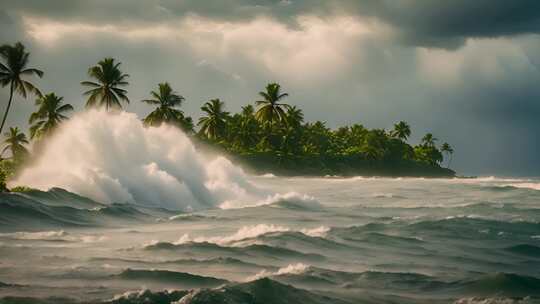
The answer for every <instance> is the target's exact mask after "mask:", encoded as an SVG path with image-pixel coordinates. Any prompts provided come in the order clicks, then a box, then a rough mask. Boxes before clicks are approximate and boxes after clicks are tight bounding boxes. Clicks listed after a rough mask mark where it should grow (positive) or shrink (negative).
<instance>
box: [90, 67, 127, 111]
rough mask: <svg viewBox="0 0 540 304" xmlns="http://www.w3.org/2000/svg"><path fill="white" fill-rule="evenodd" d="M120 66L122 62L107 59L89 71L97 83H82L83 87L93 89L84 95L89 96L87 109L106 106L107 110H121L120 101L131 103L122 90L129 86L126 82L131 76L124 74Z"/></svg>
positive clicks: (125, 92)
mask: <svg viewBox="0 0 540 304" xmlns="http://www.w3.org/2000/svg"><path fill="white" fill-rule="evenodd" d="M120 64H121V63H120V62H118V63H115V62H114V59H113V58H105V59H103V60H101V61H100V62H98V64H97V65H95V66H93V67H91V68H89V69H88V76H90V77H91V78H95V79H96V80H97V83H96V82H92V81H83V82H81V84H82V85H83V86H87V87H90V88H91V89H90V90H88V91H86V92H84V93H83V95H85V96H86V95H88V96H89V97H88V100H87V101H86V107H93V106H105V109H107V110H108V109H109V108H116V109H121V108H122V105H121V104H120V100H123V101H125V102H126V103H129V98H128V97H127V96H126V94H127V91H126V90H124V89H121V87H125V86H127V85H128V84H129V83H128V82H127V81H126V79H127V78H128V77H129V75H128V74H124V73H122V71H121V70H120V68H119V67H120Z"/></svg>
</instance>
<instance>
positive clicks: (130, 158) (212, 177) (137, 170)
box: [11, 110, 268, 210]
mask: <svg viewBox="0 0 540 304" xmlns="http://www.w3.org/2000/svg"><path fill="white" fill-rule="evenodd" d="M11 185H12V186H14V185H26V186H29V187H33V188H37V189H41V190H47V189H49V188H52V187H61V188H64V189H66V190H69V191H72V192H75V193H78V194H81V195H84V196H88V197H90V198H92V199H95V200H97V201H100V202H104V203H126V202H128V203H137V204H141V205H149V206H159V207H165V208H170V209H179V210H194V209H195V210H196V209H206V208H211V207H214V206H217V205H219V204H221V203H223V202H224V201H244V202H247V201H257V200H259V199H260V198H261V197H264V196H266V195H268V194H267V193H265V192H264V191H263V190H261V189H258V188H257V187H255V186H254V185H252V184H251V183H249V181H247V179H246V177H245V175H244V173H243V171H242V170H241V169H239V168H237V167H235V166H233V165H232V164H231V162H230V161H228V160H227V159H225V158H223V157H217V158H215V159H209V158H207V157H205V156H203V155H201V154H200V153H198V151H196V150H195V148H194V146H193V144H192V143H191V141H190V139H189V138H188V137H187V136H186V135H185V134H184V133H183V132H182V131H181V130H179V129H178V128H176V127H172V126H168V125H162V126H160V127H149V128H145V127H144V126H143V124H142V123H141V120H140V119H139V118H138V117H137V115H136V114H133V113H127V112H117V113H109V112H105V111H98V110H91V111H87V112H84V113H79V114H77V115H75V116H74V117H73V118H72V119H70V120H69V121H68V122H66V123H64V124H63V125H62V126H61V127H60V128H59V129H58V130H57V132H56V133H55V134H54V136H53V137H51V138H49V139H48V140H47V142H46V145H45V146H44V147H43V150H42V151H40V155H39V157H38V159H37V160H36V161H35V163H33V164H32V165H31V166H30V167H28V168H26V169H25V170H24V171H23V172H21V174H20V176H19V177H18V178H17V179H16V180H15V181H13V182H12V183H11ZM239 204H240V203H239Z"/></svg>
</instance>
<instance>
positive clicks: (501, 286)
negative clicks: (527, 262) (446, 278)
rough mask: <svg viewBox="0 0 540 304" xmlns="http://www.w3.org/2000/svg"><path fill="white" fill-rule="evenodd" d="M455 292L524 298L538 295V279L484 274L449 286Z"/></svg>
mask: <svg viewBox="0 0 540 304" xmlns="http://www.w3.org/2000/svg"><path fill="white" fill-rule="evenodd" d="M449 286H450V287H451V288H450V289H453V290H454V291H455V292H458V293H460V294H472V295H475V296H493V295H497V296H505V297H524V296H539V295H540V279H538V278H535V277H529V276H523V275H518V274H511V273H494V274H486V275H483V276H481V277H479V278H476V279H473V280H463V281H458V282H453V283H451V284H449Z"/></svg>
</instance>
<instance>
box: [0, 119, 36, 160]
mask: <svg viewBox="0 0 540 304" xmlns="http://www.w3.org/2000/svg"><path fill="white" fill-rule="evenodd" d="M4 144H5V146H4V149H2V153H1V154H0V156H4V153H5V152H6V151H9V152H11V157H12V158H14V159H20V158H23V157H25V156H26V155H28V150H27V149H26V147H25V146H24V145H27V144H29V142H28V139H27V138H26V135H25V134H24V133H22V132H21V130H20V129H19V128H17V127H14V128H13V127H12V128H9V131H8V132H5V133H4Z"/></svg>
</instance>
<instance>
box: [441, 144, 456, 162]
mask: <svg viewBox="0 0 540 304" xmlns="http://www.w3.org/2000/svg"><path fill="white" fill-rule="evenodd" d="M441 152H442V153H444V154H446V156H447V157H448V164H447V165H446V167H447V168H450V162H451V161H452V154H454V148H452V147H451V146H450V145H449V144H448V143H443V144H442V146H441Z"/></svg>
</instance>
